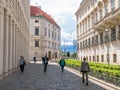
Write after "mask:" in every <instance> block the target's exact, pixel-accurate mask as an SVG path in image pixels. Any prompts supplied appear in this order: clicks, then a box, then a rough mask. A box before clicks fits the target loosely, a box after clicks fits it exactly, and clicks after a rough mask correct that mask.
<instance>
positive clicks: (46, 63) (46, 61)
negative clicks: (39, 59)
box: [43, 56, 49, 72]
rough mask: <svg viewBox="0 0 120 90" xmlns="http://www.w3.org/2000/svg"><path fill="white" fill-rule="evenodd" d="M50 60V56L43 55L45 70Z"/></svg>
mask: <svg viewBox="0 0 120 90" xmlns="http://www.w3.org/2000/svg"><path fill="white" fill-rule="evenodd" d="M48 61H49V60H48V57H47V56H45V57H43V64H44V72H46V71H47V65H48Z"/></svg>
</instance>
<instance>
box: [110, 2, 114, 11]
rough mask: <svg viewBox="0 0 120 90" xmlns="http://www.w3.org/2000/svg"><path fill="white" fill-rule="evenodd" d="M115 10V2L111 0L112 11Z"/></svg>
mask: <svg viewBox="0 0 120 90" xmlns="http://www.w3.org/2000/svg"><path fill="white" fill-rule="evenodd" d="M113 10H115V0H111V11H113Z"/></svg>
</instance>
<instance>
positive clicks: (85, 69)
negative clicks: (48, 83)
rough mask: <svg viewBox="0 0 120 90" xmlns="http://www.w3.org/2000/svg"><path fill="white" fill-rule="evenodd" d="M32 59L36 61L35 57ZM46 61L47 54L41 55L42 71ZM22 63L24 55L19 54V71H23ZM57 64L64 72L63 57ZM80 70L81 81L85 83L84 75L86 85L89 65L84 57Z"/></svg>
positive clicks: (46, 63) (45, 69)
mask: <svg viewBox="0 0 120 90" xmlns="http://www.w3.org/2000/svg"><path fill="white" fill-rule="evenodd" d="M33 60H34V63H35V62H36V61H37V60H36V57H34V58H33ZM48 61H49V58H48V57H47V56H45V57H42V62H43V64H44V72H46V71H47V65H48ZM24 65H26V62H25V60H24V57H23V56H20V69H21V72H23V71H24ZM59 65H60V66H61V71H62V72H64V66H65V65H66V64H65V60H64V58H61V60H60V61H59ZM80 72H81V73H82V82H83V83H85V77H86V85H88V72H90V67H89V64H88V62H87V61H86V58H83V61H82V62H81V65H80Z"/></svg>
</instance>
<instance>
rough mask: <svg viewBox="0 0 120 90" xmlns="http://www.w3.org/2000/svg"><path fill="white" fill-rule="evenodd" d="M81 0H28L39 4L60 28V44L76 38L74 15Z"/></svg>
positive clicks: (35, 4)
mask: <svg viewBox="0 0 120 90" xmlns="http://www.w3.org/2000/svg"><path fill="white" fill-rule="evenodd" d="M81 1H82V0H30V4H31V5H34V6H41V9H42V10H43V11H44V12H46V13H47V14H49V15H50V16H51V17H52V18H53V19H54V20H55V21H56V23H57V24H58V25H59V26H60V28H61V45H64V44H65V45H72V44H73V40H74V39H75V38H76V29H77V28H76V16H75V12H76V11H77V9H78V8H79V5H80V2H81Z"/></svg>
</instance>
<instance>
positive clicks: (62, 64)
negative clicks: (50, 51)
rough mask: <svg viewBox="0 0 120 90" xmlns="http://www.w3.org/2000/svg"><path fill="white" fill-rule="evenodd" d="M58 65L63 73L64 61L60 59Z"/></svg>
mask: <svg viewBox="0 0 120 90" xmlns="http://www.w3.org/2000/svg"><path fill="white" fill-rule="evenodd" d="M59 64H60V66H61V70H62V72H63V71H64V66H65V60H64V59H63V58H61V60H60V62H59Z"/></svg>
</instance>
